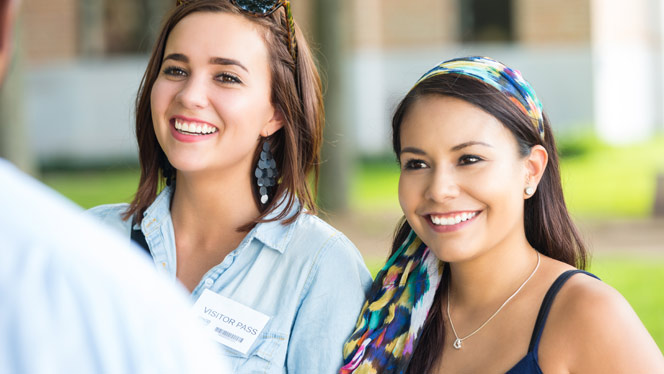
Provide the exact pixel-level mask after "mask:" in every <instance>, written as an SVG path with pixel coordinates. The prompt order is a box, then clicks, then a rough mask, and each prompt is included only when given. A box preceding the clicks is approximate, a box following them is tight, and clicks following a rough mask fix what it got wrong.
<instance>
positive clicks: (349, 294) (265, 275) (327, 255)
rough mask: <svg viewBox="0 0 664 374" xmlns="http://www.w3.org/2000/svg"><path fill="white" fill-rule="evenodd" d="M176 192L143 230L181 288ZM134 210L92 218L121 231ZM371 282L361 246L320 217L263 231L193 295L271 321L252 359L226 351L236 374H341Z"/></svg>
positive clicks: (150, 213) (120, 208) (99, 211)
mask: <svg viewBox="0 0 664 374" xmlns="http://www.w3.org/2000/svg"><path fill="white" fill-rule="evenodd" d="M172 192H173V191H172V188H170V187H167V188H166V189H164V190H163V191H162V192H161V193H160V194H159V196H158V197H157V198H156V200H155V201H154V203H153V204H152V205H151V206H150V207H149V208H148V209H147V211H146V212H145V215H144V217H143V221H142V223H141V229H142V231H143V233H144V235H145V238H146V241H147V243H148V246H149V248H150V252H151V254H152V257H153V260H154V263H155V265H156V266H157V268H160V269H162V270H163V271H166V272H167V273H168V275H169V276H170V277H171V278H172V279H173V280H174V281H175V280H176V255H175V237H174V233H173V223H172V221H171V214H170V202H171V197H172ZM127 206H128V205H127V204H113V205H102V206H98V207H95V208H92V209H91V210H90V211H89V212H90V213H91V214H93V215H95V216H97V217H99V218H100V219H101V220H103V221H105V222H107V223H109V224H111V225H112V226H114V227H116V228H117V229H119V230H121V232H122V233H123V235H124V236H126V237H127V240H129V237H130V230H131V223H130V222H129V221H123V220H122V219H121V215H122V213H124V212H125V211H126V209H127ZM371 282H372V279H371V275H370V274H369V271H368V270H367V268H366V266H365V265H364V261H363V259H362V256H361V255H360V253H359V252H358V250H357V249H356V248H355V246H354V245H353V244H352V243H351V242H350V241H349V240H348V239H347V238H346V237H345V236H344V235H343V234H342V233H340V232H339V231H337V230H335V229H334V228H332V227H331V226H329V225H328V224H327V223H325V222H324V221H322V220H321V219H319V218H318V217H316V216H313V215H310V214H304V213H303V214H300V215H299V217H298V218H297V220H295V221H294V222H293V223H291V224H289V225H285V226H284V225H283V224H282V223H281V222H279V221H276V222H267V223H260V224H258V225H256V226H255V227H254V228H253V229H252V230H251V231H250V232H249V233H248V234H247V236H246V237H245V238H244V239H243V240H242V242H241V243H240V245H239V246H238V247H237V248H236V249H235V250H233V251H232V252H231V253H230V254H229V255H228V256H226V258H225V259H224V260H223V262H222V263H220V264H219V265H217V266H215V267H213V268H212V269H210V270H209V271H208V272H207V273H206V274H205V275H204V276H203V278H202V279H201V280H200V282H199V284H198V285H197V286H196V288H195V289H194V291H193V292H192V299H193V301H195V300H197V299H198V297H199V296H200V295H201V294H202V292H203V290H205V289H209V290H211V291H214V292H216V293H218V294H220V295H222V296H225V297H228V298H230V299H232V300H234V301H237V302H239V303H241V304H243V305H245V306H248V307H250V308H252V309H254V310H256V311H259V312H261V313H263V314H266V315H268V316H270V317H271V318H270V320H269V322H268V324H267V325H266V326H265V328H264V329H263V331H262V332H261V334H260V336H259V337H258V339H257V340H256V341H255V342H254V344H253V345H252V347H251V348H250V349H249V351H248V353H247V354H241V353H239V352H237V351H234V350H232V349H230V348H224V351H225V352H226V354H227V356H228V357H229V358H230V361H231V363H232V365H233V368H234V370H233V372H234V373H298V374H299V373H306V374H308V373H315V374H324V373H336V372H338V370H339V368H340V367H341V365H342V349H343V343H344V341H345V339H346V338H348V336H349V335H350V334H351V333H352V331H353V328H354V327H355V323H356V321H357V316H358V314H359V312H360V309H361V307H362V304H363V303H364V300H365V293H366V291H367V290H368V289H369V286H370V285H371Z"/></svg>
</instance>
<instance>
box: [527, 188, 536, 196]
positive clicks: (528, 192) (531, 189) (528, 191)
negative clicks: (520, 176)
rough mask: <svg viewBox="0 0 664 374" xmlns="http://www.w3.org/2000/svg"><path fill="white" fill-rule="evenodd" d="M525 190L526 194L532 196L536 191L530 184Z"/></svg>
mask: <svg viewBox="0 0 664 374" xmlns="http://www.w3.org/2000/svg"><path fill="white" fill-rule="evenodd" d="M525 192H526V195H528V196H532V194H534V193H535V189H534V188H533V187H531V186H528V187H526V191H525Z"/></svg>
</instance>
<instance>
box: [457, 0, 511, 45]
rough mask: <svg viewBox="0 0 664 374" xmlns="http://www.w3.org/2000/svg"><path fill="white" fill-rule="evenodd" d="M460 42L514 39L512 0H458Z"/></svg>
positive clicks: (507, 40)
mask: <svg viewBox="0 0 664 374" xmlns="http://www.w3.org/2000/svg"><path fill="white" fill-rule="evenodd" d="M458 1H459V4H460V9H461V41H462V42H478V43H486V42H511V41H514V27H513V20H512V3H513V1H512V0H458Z"/></svg>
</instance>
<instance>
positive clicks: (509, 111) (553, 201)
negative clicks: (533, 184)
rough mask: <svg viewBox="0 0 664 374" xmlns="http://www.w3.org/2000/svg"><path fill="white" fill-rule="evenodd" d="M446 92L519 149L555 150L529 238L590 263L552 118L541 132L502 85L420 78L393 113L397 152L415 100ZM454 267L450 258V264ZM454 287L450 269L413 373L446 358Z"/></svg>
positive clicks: (452, 77)
mask: <svg viewBox="0 0 664 374" xmlns="http://www.w3.org/2000/svg"><path fill="white" fill-rule="evenodd" d="M430 95H441V96H450V97H455V98H458V99H461V100H465V101H466V102H468V103H471V104H473V105H475V106H476V107H479V108H481V109H482V110H484V111H485V112H487V113H489V114H491V115H492V116H494V117H495V118H496V119H498V120H499V121H500V122H501V123H502V124H503V125H504V126H505V127H506V128H507V129H508V130H509V131H510V132H511V133H512V135H514V137H515V139H516V140H517V144H518V147H519V154H520V155H521V156H522V157H525V156H527V155H528V154H529V153H530V150H531V148H532V147H533V146H535V145H537V144H539V145H542V146H543V147H544V148H545V149H546V151H547V152H548V154H549V159H548V165H547V167H546V169H545V171H544V174H543V175H542V179H541V180H540V183H539V184H538V186H537V191H536V192H535V194H534V195H533V196H532V197H531V198H530V199H527V200H526V201H525V204H524V228H525V232H526V239H528V242H529V243H530V245H531V246H533V248H535V249H536V250H537V251H539V252H541V253H542V254H544V255H546V256H549V257H551V258H554V259H556V260H559V261H562V262H565V263H567V264H570V265H572V266H575V267H577V268H579V269H584V268H585V266H586V257H587V252H586V247H585V245H584V243H583V240H582V239H581V236H580V234H579V232H578V230H577V228H576V226H575V225H574V223H573V222H572V219H571V218H570V215H569V213H568V211H567V207H566V205H565V199H564V197H563V190H562V185H561V182H560V170H559V166H558V164H559V163H558V154H557V152H556V144H555V141H554V139H553V133H552V131H551V127H550V124H549V120H548V118H547V117H546V116H545V117H544V138H542V137H540V135H539V133H538V132H537V131H536V129H535V127H534V126H533V125H532V122H531V120H530V118H529V117H528V116H527V115H526V114H524V113H523V112H522V111H521V110H520V109H519V108H518V107H517V106H516V105H515V104H514V103H512V102H511V101H510V100H509V99H508V98H507V96H505V95H504V94H502V93H500V92H499V91H498V90H497V89H495V88H493V87H491V86H489V85H487V84H485V83H483V82H481V81H479V80H477V79H473V78H469V77H466V76H463V75H458V74H444V75H436V76H432V77H430V78H428V79H426V80H424V81H422V82H420V83H419V84H418V85H417V86H416V87H415V88H413V90H411V91H410V92H409V93H408V94H407V95H406V97H405V98H404V99H403V100H402V101H401V102H400V104H399V105H398V107H397V109H396V111H395V113H394V117H393V119H392V146H393V148H394V153H395V154H396V156H397V161H398V160H399V159H400V157H399V156H400V154H401V133H400V130H401V124H402V122H403V119H404V118H405V116H406V114H407V113H408V111H409V109H410V108H411V107H412V105H413V104H414V103H415V102H416V101H417V100H419V99H420V98H422V97H425V96H430ZM410 230H411V227H410V225H409V224H408V221H406V220H405V219H403V222H401V224H400V225H399V227H398V228H397V230H396V232H395V235H394V242H393V244H392V253H394V252H395V251H396V250H397V249H398V248H399V246H400V245H401V243H402V242H403V241H404V240H405V239H406V236H407V235H408V233H409V232H410ZM445 270H449V264H445ZM447 287H449V271H445V274H444V276H443V279H442V280H441V282H440V285H439V287H438V290H437V291H436V296H435V298H434V302H433V305H432V306H431V309H430V312H429V315H428V316H427V320H426V321H425V324H424V327H423V333H422V335H421V336H420V341H419V343H418V345H417V348H416V349H415V351H414V352H413V357H412V359H411V362H410V365H409V367H408V373H413V374H415V373H428V372H430V371H431V370H432V369H433V366H434V365H435V363H436V362H438V361H439V360H440V359H441V358H442V350H441V347H442V346H443V344H444V342H445V326H444V320H443V313H442V308H441V305H442V298H443V295H445V292H446V290H447Z"/></svg>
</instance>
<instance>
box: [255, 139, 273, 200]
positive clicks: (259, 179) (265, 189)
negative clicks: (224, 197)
mask: <svg viewBox="0 0 664 374" xmlns="http://www.w3.org/2000/svg"><path fill="white" fill-rule="evenodd" d="M277 174H278V173H277V162H276V161H275V160H274V157H272V152H271V151H270V141H269V140H268V139H267V138H266V139H265V142H264V143H263V150H262V151H261V156H260V158H259V159H258V165H257V166H256V171H255V172H254V175H255V176H256V185H257V186H258V196H260V199H259V200H260V202H261V204H262V205H265V204H267V202H268V200H269V197H268V193H269V192H270V190H272V187H274V186H276V185H277Z"/></svg>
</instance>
